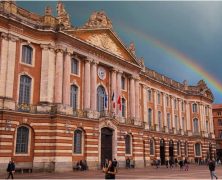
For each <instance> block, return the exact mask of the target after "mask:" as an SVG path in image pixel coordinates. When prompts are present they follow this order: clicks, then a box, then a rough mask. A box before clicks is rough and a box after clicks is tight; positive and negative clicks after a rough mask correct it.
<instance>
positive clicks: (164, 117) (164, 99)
mask: <svg viewBox="0 0 222 180" xmlns="http://www.w3.org/2000/svg"><path fill="white" fill-rule="evenodd" d="M162 94H163V96H162V97H163V122H164V123H163V126H164V129H165V132H168V130H169V129H168V128H167V113H166V94H165V93H164V92H163V93H162Z"/></svg>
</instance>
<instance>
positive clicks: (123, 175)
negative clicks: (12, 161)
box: [1, 165, 222, 179]
mask: <svg viewBox="0 0 222 180" xmlns="http://www.w3.org/2000/svg"><path fill="white" fill-rule="evenodd" d="M216 174H217V176H218V178H219V179H220V178H221V177H222V166H217V168H216ZM4 177H6V174H5V175H3V176H1V178H4ZM15 178H16V179H104V174H103V173H102V171H101V170H89V171H75V172H64V173H47V172H45V173H24V174H19V173H17V174H15ZM116 179H210V173H209V170H208V166H206V165H201V166H197V165H191V166H190V167H189V171H184V170H180V169H179V167H177V168H173V169H167V168H166V167H165V166H161V167H160V168H158V169H156V168H155V167H146V168H140V169H122V168H121V169H119V170H118V174H117V175H116Z"/></svg>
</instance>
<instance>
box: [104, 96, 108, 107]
mask: <svg viewBox="0 0 222 180" xmlns="http://www.w3.org/2000/svg"><path fill="white" fill-rule="evenodd" d="M105 108H108V96H107V95H106V96H105Z"/></svg>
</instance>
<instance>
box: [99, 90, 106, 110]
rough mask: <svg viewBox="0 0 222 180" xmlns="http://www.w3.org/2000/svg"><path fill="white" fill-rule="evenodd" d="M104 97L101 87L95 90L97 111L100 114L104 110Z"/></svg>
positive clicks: (104, 93)
mask: <svg viewBox="0 0 222 180" xmlns="http://www.w3.org/2000/svg"><path fill="white" fill-rule="evenodd" d="M105 97H106V92H105V89H104V87H103V86H99V87H98V88H97V111H98V112H102V111H104V110H105Z"/></svg>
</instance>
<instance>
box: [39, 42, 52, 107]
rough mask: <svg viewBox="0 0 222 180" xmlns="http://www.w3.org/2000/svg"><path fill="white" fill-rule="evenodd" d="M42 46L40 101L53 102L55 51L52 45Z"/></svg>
mask: <svg viewBox="0 0 222 180" xmlns="http://www.w3.org/2000/svg"><path fill="white" fill-rule="evenodd" d="M41 48H42V67H41V86H40V102H48V103H53V97H54V90H53V87H54V82H55V80H54V78H55V51H54V47H52V46H49V45H43V44H42V45H41Z"/></svg>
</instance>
